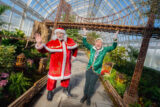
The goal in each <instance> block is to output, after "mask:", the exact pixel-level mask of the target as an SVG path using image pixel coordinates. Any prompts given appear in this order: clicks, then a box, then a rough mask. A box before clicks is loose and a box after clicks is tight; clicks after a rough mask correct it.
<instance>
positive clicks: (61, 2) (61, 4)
mask: <svg viewBox="0 0 160 107" xmlns="http://www.w3.org/2000/svg"><path fill="white" fill-rule="evenodd" d="M63 3H64V0H60V3H59V5H58V9H57V13H56V18H55V20H54V26H53V29H52V35H53V34H54V30H55V29H56V28H57V27H58V26H57V22H59V21H60V18H61V15H62V8H63Z"/></svg>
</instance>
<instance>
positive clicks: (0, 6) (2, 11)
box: [0, 5, 11, 15]
mask: <svg viewBox="0 0 160 107" xmlns="http://www.w3.org/2000/svg"><path fill="white" fill-rule="evenodd" d="M9 9H11V7H9V6H7V5H0V15H2V14H3V13H4V12H5V11H6V10H9Z"/></svg>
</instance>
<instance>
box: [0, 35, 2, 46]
mask: <svg viewBox="0 0 160 107" xmlns="http://www.w3.org/2000/svg"><path fill="white" fill-rule="evenodd" d="M1 42H2V37H1V36H0V45H1Z"/></svg>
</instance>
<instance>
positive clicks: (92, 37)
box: [87, 32, 100, 45]
mask: <svg viewBox="0 0 160 107" xmlns="http://www.w3.org/2000/svg"><path fill="white" fill-rule="evenodd" d="M99 37H100V35H99V34H97V33H96V32H89V33H87V41H88V43H90V44H92V45H94V43H95V39H96V38H99Z"/></svg>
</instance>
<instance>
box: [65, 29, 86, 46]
mask: <svg viewBox="0 0 160 107" xmlns="http://www.w3.org/2000/svg"><path fill="white" fill-rule="evenodd" d="M78 31H79V30H78V29H67V30H66V33H67V35H68V36H69V37H70V38H72V39H73V40H74V41H75V42H76V43H78V44H79V48H82V47H83V44H82V37H81V35H80V34H79V33H78Z"/></svg>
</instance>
